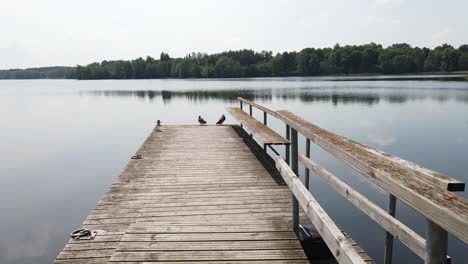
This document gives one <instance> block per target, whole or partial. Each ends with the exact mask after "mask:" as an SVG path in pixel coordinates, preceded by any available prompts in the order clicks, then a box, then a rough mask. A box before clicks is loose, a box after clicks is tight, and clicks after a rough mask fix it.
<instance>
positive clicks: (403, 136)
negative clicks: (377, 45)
mask: <svg viewBox="0 0 468 264" xmlns="http://www.w3.org/2000/svg"><path fill="white" fill-rule="evenodd" d="M375 78H376V79H375V80H367V79H366V80H356V79H353V78H351V79H350V78H347V79H344V78H337V79H336V80H335V79H334V78H275V79H240V80H122V81H114V80H109V81H74V80H31V81H19V80H18V81H0V146H1V151H0V160H1V162H0V201H1V202H0V263H4V264H12V263H50V262H52V261H53V259H54V258H55V257H56V255H57V254H58V252H60V250H61V249H62V247H63V246H64V244H65V242H66V241H67V240H68V235H69V233H70V232H71V231H72V230H74V229H76V228H77V227H79V226H80V224H81V222H82V221H83V220H84V218H85V217H86V216H87V215H88V213H89V212H90V210H91V209H92V208H93V207H94V206H95V204H96V203H97V201H98V200H99V199H100V197H101V196H102V195H103V193H104V192H105V191H106V190H107V189H108V187H109V186H110V184H111V183H112V182H113V180H114V179H115V177H117V175H118V174H119V173H120V171H121V170H122V169H123V167H124V166H125V165H126V163H127V161H128V159H129V157H130V156H131V155H133V154H134V152H135V151H136V150H137V148H138V147H139V146H140V145H141V144H142V143H143V141H144V140H145V139H146V137H147V136H148V134H149V133H150V131H151V130H152V128H153V126H154V122H155V121H156V120H158V119H160V120H162V122H163V124H164V125H169V124H195V123H196V119H197V116H198V115H199V114H201V115H202V116H204V117H205V119H207V120H208V122H210V123H213V122H215V121H216V120H217V119H218V117H219V116H220V115H221V114H222V113H225V111H224V107H226V106H231V105H236V106H237V105H238V102H237V101H236V97H237V96H243V97H245V98H248V99H251V100H255V101H256V102H258V103H261V104H263V105H266V106H268V107H271V108H272V109H276V110H279V109H288V110H290V111H292V112H294V113H296V114H298V115H300V116H302V117H304V118H306V119H307V120H309V121H311V122H313V123H315V124H318V125H319V126H321V127H323V128H325V129H328V130H330V131H333V132H335V133H338V134H341V135H344V136H346V137H349V138H351V139H353V140H356V141H359V142H361V143H364V144H367V145H370V146H373V147H376V148H379V149H381V150H384V151H386V152H389V153H392V154H394V155H397V156H399V157H402V158H404V159H408V160H411V161H413V162H416V163H418V164H421V165H423V166H425V167H428V168H430V169H433V170H436V171H438V172H441V173H444V174H447V175H450V176H452V177H454V178H457V179H460V180H463V181H468V82H462V81H447V80H398V78H392V79H379V77H375ZM405 78H406V76H405ZM254 114H255V115H256V116H257V117H258V118H259V119H260V120H261V118H262V113H261V112H260V111H254ZM227 118H228V120H227V122H228V123H235V120H233V119H232V118H231V117H230V116H227ZM269 124H271V125H272V126H273V127H274V128H275V129H277V131H279V132H281V133H283V134H284V130H285V128H284V125H283V124H282V123H280V122H279V121H275V120H273V118H271V119H270V120H269ZM301 140H303V139H301ZM312 157H313V158H314V159H315V160H316V161H317V162H318V163H320V164H322V165H323V166H324V167H325V168H327V169H328V170H330V171H331V172H333V173H335V174H336V175H337V176H339V177H340V178H341V179H343V180H344V181H346V182H347V183H348V184H349V185H351V186H352V187H354V188H355V189H357V190H358V191H360V192H362V193H363V194H365V195H366V196H367V197H369V198H370V199H371V200H372V201H374V202H375V203H377V204H379V205H380V206H382V207H383V208H386V207H387V199H388V196H387V194H386V193H385V192H384V191H382V190H381V189H379V188H378V187H375V186H374V185H372V184H370V183H369V182H368V181H367V180H366V179H365V178H364V177H363V176H360V175H358V174H357V173H355V172H354V171H352V170H351V169H349V168H348V167H347V166H345V165H343V163H341V162H339V161H337V160H336V159H334V158H333V157H332V156H331V155H330V154H327V153H326V152H324V151H323V150H321V149H320V148H318V147H313V149H312ZM301 171H302V170H301ZM311 190H312V193H313V194H314V196H315V197H316V198H317V199H318V200H319V202H320V203H321V204H322V205H323V207H324V208H325V209H326V210H327V212H328V213H329V214H330V215H331V217H332V218H333V219H334V220H335V221H336V222H337V223H338V224H339V225H340V226H341V227H343V228H344V229H345V230H346V231H347V232H348V233H349V234H350V235H351V236H352V237H353V238H354V239H355V240H356V241H357V242H358V243H360V244H361V246H362V247H363V248H364V249H365V250H366V251H367V252H368V253H369V254H370V255H371V256H372V257H373V258H375V259H376V260H377V261H378V262H379V263H380V262H382V258H383V248H384V231H383V229H381V228H380V227H379V226H378V225H376V224H374V223H373V222H372V220H370V219H369V218H367V217H366V216H365V215H364V214H363V213H360V212H359V211H357V210H356V209H354V207H353V206H352V205H351V204H349V203H348V202H347V201H346V200H345V199H343V198H342V197H341V196H339V195H337V194H336V193H335V192H334V191H333V190H332V189H331V188H330V187H328V186H327V185H326V184H324V183H323V182H322V181H321V180H320V179H319V178H318V177H317V176H312V178H311ZM460 195H463V196H464V197H465V198H467V197H468V195H467V194H464V193H462V194H460ZM397 217H398V218H399V219H400V220H401V221H403V222H404V223H405V224H407V225H408V226H410V227H411V228H413V229H414V230H415V231H417V232H418V233H420V234H422V235H424V232H425V226H426V222H425V220H424V218H423V217H422V216H421V215H419V214H418V213H417V212H415V211H414V210H412V209H410V208H408V207H406V206H404V205H403V204H402V203H401V202H399V203H398V207H397ZM449 255H451V256H452V258H453V263H466V262H465V261H466V258H467V257H468V247H467V245H465V244H464V243H463V242H461V241H459V240H457V239H454V238H452V237H451V238H450V241H449ZM463 259H465V261H464V260H463ZM394 263H422V262H421V261H420V260H419V259H418V258H417V257H416V256H415V255H414V254H412V253H411V252H410V251H409V250H408V249H406V248H405V247H404V246H402V245H401V244H400V243H399V242H396V248H395V261H394Z"/></svg>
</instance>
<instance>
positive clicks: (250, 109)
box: [249, 105, 252, 116]
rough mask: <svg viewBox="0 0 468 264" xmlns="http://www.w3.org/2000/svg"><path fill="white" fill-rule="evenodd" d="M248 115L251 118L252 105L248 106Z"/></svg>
mask: <svg viewBox="0 0 468 264" xmlns="http://www.w3.org/2000/svg"><path fill="white" fill-rule="evenodd" d="M249 114H250V116H252V105H249Z"/></svg>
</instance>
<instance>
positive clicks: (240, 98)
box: [237, 97, 278, 118]
mask: <svg viewBox="0 0 468 264" xmlns="http://www.w3.org/2000/svg"><path fill="white" fill-rule="evenodd" d="M237 100H239V101H241V102H243V103H246V104H248V105H251V106H253V107H255V108H257V109H258V110H261V111H263V112H265V113H268V114H269V115H271V116H274V117H276V118H278V113H277V112H276V111H274V110H271V109H269V108H267V107H265V106H263V105H259V104H257V103H254V102H252V101H249V100H247V99H244V98H242V97H237Z"/></svg>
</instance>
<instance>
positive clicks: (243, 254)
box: [110, 249, 306, 261]
mask: <svg viewBox="0 0 468 264" xmlns="http://www.w3.org/2000/svg"><path fill="white" fill-rule="evenodd" d="M280 259H288V260H305V259H306V257H305V256H304V252H303V251H302V249H299V250H293V249H288V250H244V251H240V250H227V251H167V252H164V251H163V252H127V251H124V252H122V251H117V252H115V253H114V255H113V256H112V257H111V259H110V261H190V260H191V261H193V260H197V261H209V260H216V261H237V260H280Z"/></svg>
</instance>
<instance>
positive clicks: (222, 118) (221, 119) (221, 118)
mask: <svg viewBox="0 0 468 264" xmlns="http://www.w3.org/2000/svg"><path fill="white" fill-rule="evenodd" d="M225 120H226V117H225V116H224V115H222V116H221V117H220V118H219V120H218V122H216V124H217V125H222V124H223V123H224V121H225Z"/></svg>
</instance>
